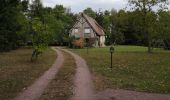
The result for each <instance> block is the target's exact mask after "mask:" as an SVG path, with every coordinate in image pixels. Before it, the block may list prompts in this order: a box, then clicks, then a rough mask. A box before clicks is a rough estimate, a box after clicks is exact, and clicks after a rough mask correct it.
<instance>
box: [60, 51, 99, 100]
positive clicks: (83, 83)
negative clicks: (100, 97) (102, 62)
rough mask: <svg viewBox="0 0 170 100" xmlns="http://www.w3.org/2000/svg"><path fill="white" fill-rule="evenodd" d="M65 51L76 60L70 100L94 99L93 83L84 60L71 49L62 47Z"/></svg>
mask: <svg viewBox="0 0 170 100" xmlns="http://www.w3.org/2000/svg"><path fill="white" fill-rule="evenodd" d="M63 50H64V51H65V52H68V53H70V54H71V55H72V56H73V57H74V59H75V62H76V66H77V69H76V75H75V79H74V85H75V88H74V93H73V97H72V98H71V99H72V100H96V97H95V91H94V85H93V81H92V77H91V73H90V71H89V68H88V66H87V64H86V61H85V60H84V59H83V58H81V57H80V56H78V55H76V54H74V53H72V52H71V51H68V50H65V49H63Z"/></svg>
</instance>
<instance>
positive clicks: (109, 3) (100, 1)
mask: <svg viewBox="0 0 170 100" xmlns="http://www.w3.org/2000/svg"><path fill="white" fill-rule="evenodd" d="M42 2H43V5H44V6H49V7H54V6H55V5H56V4H61V5H64V7H70V8H71V11H72V12H75V13H78V12H82V11H83V10H84V9H85V8H87V7H90V8H92V9H93V10H95V11H98V10H99V9H101V10H111V9H112V8H114V9H116V10H120V9H123V8H125V7H126V5H127V0H42Z"/></svg>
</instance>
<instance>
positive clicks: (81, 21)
mask: <svg viewBox="0 0 170 100" xmlns="http://www.w3.org/2000/svg"><path fill="white" fill-rule="evenodd" d="M69 36H70V37H75V38H76V39H79V38H83V39H84V40H85V41H86V42H87V41H88V42H90V43H91V45H92V46H93V47H104V46H105V33H104V30H103V28H102V27H101V26H100V25H99V24H98V23H97V21H96V20H95V19H93V18H91V17H89V16H88V15H86V14H84V13H81V14H80V16H79V18H78V20H77V22H76V23H75V25H74V26H73V28H72V29H71V30H70V33H69Z"/></svg>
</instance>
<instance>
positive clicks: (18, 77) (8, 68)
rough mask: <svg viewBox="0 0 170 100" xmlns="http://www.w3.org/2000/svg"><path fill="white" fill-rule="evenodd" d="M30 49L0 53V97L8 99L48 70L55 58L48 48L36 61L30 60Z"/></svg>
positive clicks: (2, 99) (4, 99)
mask: <svg viewBox="0 0 170 100" xmlns="http://www.w3.org/2000/svg"><path fill="white" fill-rule="evenodd" d="M31 54H32V49H30V48H22V49H18V50H15V51H11V52H7V53H0V99H1V100H10V99H12V98H14V97H15V96H16V95H17V94H18V93H19V92H21V91H22V90H23V89H26V87H28V86H29V85H31V84H32V83H33V82H34V81H35V80H36V79H37V78H38V77H40V76H41V75H42V74H43V73H44V72H45V71H46V70H48V69H49V68H50V67H51V65H52V64H53V62H54V60H55V59H56V53H55V51H53V50H51V49H48V50H47V51H46V52H45V53H44V54H42V55H41V56H40V57H39V59H38V60H37V62H31V61H30V57H31Z"/></svg>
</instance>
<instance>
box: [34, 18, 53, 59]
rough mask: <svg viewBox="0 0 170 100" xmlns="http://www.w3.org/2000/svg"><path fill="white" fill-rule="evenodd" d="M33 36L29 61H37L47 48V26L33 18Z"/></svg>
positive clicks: (48, 36)
mask: <svg viewBox="0 0 170 100" xmlns="http://www.w3.org/2000/svg"><path fill="white" fill-rule="evenodd" d="M32 25H33V26H32V28H33V30H34V35H33V36H32V43H33V49H34V51H33V53H32V57H31V61H34V60H37V58H38V56H39V55H40V54H42V53H43V51H44V50H46V48H47V47H48V43H49V38H50V33H49V30H48V26H47V25H45V24H43V23H42V22H41V21H40V19H39V18H34V19H33V21H32Z"/></svg>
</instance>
